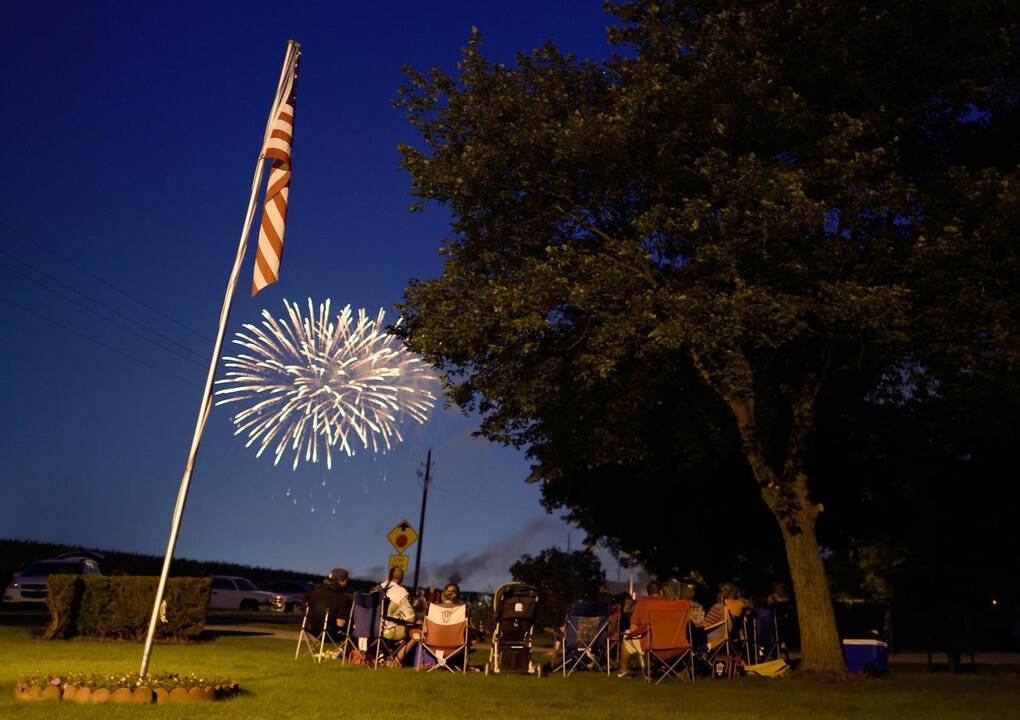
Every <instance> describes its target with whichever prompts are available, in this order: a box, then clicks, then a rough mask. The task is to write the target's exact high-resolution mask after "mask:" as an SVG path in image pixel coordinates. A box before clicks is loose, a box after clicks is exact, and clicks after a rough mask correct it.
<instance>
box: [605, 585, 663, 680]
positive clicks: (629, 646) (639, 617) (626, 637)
mask: <svg viewBox="0 0 1020 720" xmlns="http://www.w3.org/2000/svg"><path fill="white" fill-rule="evenodd" d="M646 589H647V591H648V595H647V596H645V597H643V598H640V599H639V600H638V601H637V602H636V603H635V604H634V610H633V612H631V614H630V627H628V628H627V630H626V631H625V632H624V633H623V643H622V644H621V645H620V672H619V673H618V675H617V677H626V676H627V675H630V667H629V664H630V657H631V655H637V656H638V660H639V661H640V663H641V667H644V664H645V649H646V647H647V644H648V641H647V639H646V638H647V636H648V627H649V623H650V617H649V610H651V608H652V607H654V606H655V605H656V604H658V603H662V602H669V600H668V599H667V598H665V597H663V595H662V585H661V584H660V583H659V582H658V581H657V580H652V581H651V582H649V583H648V587H647V588H646Z"/></svg>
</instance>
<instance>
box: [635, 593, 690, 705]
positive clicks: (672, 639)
mask: <svg viewBox="0 0 1020 720" xmlns="http://www.w3.org/2000/svg"><path fill="white" fill-rule="evenodd" d="M690 620H691V604H690V603H689V602H688V601H687V600H670V601H669V602H663V603H657V604H656V605H655V606H654V607H653V608H651V609H650V610H649V612H648V637H647V642H648V647H647V649H646V650H645V663H644V667H645V679H646V680H647V681H648V682H651V681H652V676H653V674H654V669H653V668H654V666H656V665H658V666H660V667H662V675H660V676H659V678H658V679H657V680H656V681H655V684H656V685H658V684H659V683H661V682H662V681H663V680H665V679H666V678H668V677H677V678H679V677H684V676H686V678H687V680H688V681H689V682H694V647H693V644H692V642H691V629H690ZM681 673H683V675H681Z"/></svg>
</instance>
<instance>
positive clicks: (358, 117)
mask: <svg viewBox="0 0 1020 720" xmlns="http://www.w3.org/2000/svg"><path fill="white" fill-rule="evenodd" d="M5 20H6V22H5V26H6V27H7V30H8V32H7V33H6V38H5V40H6V42H5V48H4V54H5V55H6V57H7V62H6V63H5V66H6V68H7V72H6V73H4V80H3V84H4V91H3V94H4V97H5V98H7V104H6V108H5V112H4V113H3V115H2V119H0V123H2V124H3V137H4V141H5V142H4V145H5V156H6V161H5V164H4V173H3V178H4V180H3V191H2V193H0V232H2V236H3V238H4V243H3V248H2V250H0V278H2V281H3V284H2V290H0V297H2V308H3V310H2V312H3V323H2V326H0V327H2V338H3V348H4V352H3V358H2V361H0V362H2V370H3V377H4V382H3V384H2V386H0V405H2V408H3V413H2V415H0V438H2V439H3V440H2V442H3V451H4V452H3V457H2V461H0V537H18V538H27V539H35V540H45V541H56V542H64V543H72V544H83V545H88V546H97V547H106V548H113V549H121V550H128V551H135V552H146V553H159V554H161V553H162V551H163V547H164V544H165V541H166V534H167V530H168V527H169V518H170V512H171V509H172V503H173V499H174V497H175V495H176V491H177V485H178V482H179V480H180V475H181V471H182V468H183V465H184V461H185V458H186V454H187V449H188V443H189V441H190V437H191V431H192V427H193V424H194V420H195V414H196V410H197V404H198V400H199V396H200V392H201V384H202V382H203V380H204V377H205V367H206V364H207V363H208V356H209V352H210V351H211V347H212V340H211V338H212V337H213V335H214V332H215V327H216V320H217V316H218V313H219V308H220V303H221V301H222V296H223V289H224V286H225V283H226V279H227V274H228V272H229V269H230V264H231V262H232V259H233V255H234V251H235V248H236V243H237V235H238V232H239V231H240V227H241V221H242V219H243V217H242V215H243V212H244V209H245V204H246V202H247V193H248V188H249V184H250V181H251V173H252V169H253V167H254V164H255V161H256V159H257V154H258V151H259V143H260V141H261V138H262V131H263V128H264V125H265V121H266V116H267V113H268V110H269V104H270V102H271V100H272V94H273V91H274V89H275V87H276V81H277V77H278V75H279V70H280V64H281V62H282V59H283V53H284V50H285V46H286V41H287V40H288V38H294V39H296V40H298V41H300V42H301V43H302V46H303V56H302V61H301V74H300V81H299V86H298V97H297V125H296V131H295V141H294V175H293V182H292V184H291V191H290V209H289V219H288V224H287V235H286V251H285V254H284V260H283V267H282V272H281V281H280V282H279V283H278V284H277V285H274V286H272V287H270V288H269V289H267V290H266V291H263V292H262V293H261V294H260V295H259V297H258V298H257V299H256V300H252V299H251V298H250V297H249V293H248V292H247V288H248V287H249V286H250V283H251V266H252V262H253V257H252V251H253V249H254V242H253V243H252V246H251V247H250V248H249V255H248V257H247V260H246V263H245V267H244V270H243V271H242V276H241V281H240V288H239V292H238V294H237V298H236V302H235V304H234V310H233V315H232V319H231V326H230V330H229V332H228V339H229V337H231V336H232V334H233V332H234V331H235V330H236V329H238V328H239V326H240V324H241V323H244V322H255V321H256V320H257V318H258V316H259V314H260V312H261V311H262V309H263V308H269V309H270V310H272V311H273V313H274V314H276V315H279V314H282V311H283V304H282V299H283V298H288V299H292V300H300V301H302V302H304V301H305V298H308V297H311V298H313V299H314V300H315V301H316V302H318V301H319V300H322V299H325V298H327V297H328V298H331V299H332V301H333V304H334V306H339V307H342V306H343V305H345V304H347V303H350V304H351V305H353V306H354V307H355V308H357V307H365V308H367V309H368V310H369V312H370V314H373V315H374V313H375V312H376V311H377V310H378V308H380V307H385V308H387V309H388V310H389V313H388V318H389V319H395V317H396V315H395V313H394V312H393V311H392V306H393V305H394V304H395V303H397V302H399V301H400V298H401V295H402V291H403V288H404V286H405V283H406V282H407V280H408V278H411V277H420V278H428V277H434V276H436V275H437V274H438V273H439V271H440V262H439V257H438V255H437V248H438V247H439V244H440V241H441V240H442V238H443V237H444V235H445V234H446V233H447V232H448V221H449V218H448V216H447V215H446V213H445V211H443V210H442V209H440V208H431V209H429V210H428V211H426V212H425V213H419V214H411V213H410V212H409V207H410V204H411V200H412V199H411V198H410V196H409V194H408V187H409V178H408V176H407V175H406V174H405V173H403V172H402V171H400V170H399V169H398V162H399V157H398V153H397V149H396V146H397V143H399V142H416V141H417V137H416V134H415V132H414V130H413V129H412V128H411V126H410V125H409V124H408V122H407V120H406V118H405V117H404V116H403V114H402V113H400V112H398V111H396V110H394V109H393V108H392V105H391V101H392V99H393V98H394V96H395V94H396V90H397V87H398V86H399V85H400V84H401V83H402V81H403V75H402V74H401V71H400V68H401V66H403V65H405V64H409V65H412V66H414V67H416V68H418V69H427V68H429V67H432V66H437V65H438V66H440V67H443V68H444V69H447V70H451V71H452V70H453V68H454V66H455V63H456V61H457V58H458V55H459V52H460V48H461V47H462V46H463V45H465V44H466V42H467V40H468V38H469V36H470V32H471V27H472V26H477V27H478V28H479V30H480V31H481V33H482V36H483V39H484V44H483V48H484V51H485V53H486V54H487V55H488V56H489V57H491V58H493V59H495V60H498V61H503V62H511V61H512V58H513V54H514V53H515V52H516V51H518V50H530V49H531V48H534V47H537V46H538V45H540V44H542V43H543V42H544V41H545V40H546V39H548V38H552V39H553V40H554V41H555V42H556V43H557V44H558V45H559V46H560V47H561V48H562V49H564V50H567V51H571V52H575V53H577V54H578V55H581V56H587V57H599V58H601V57H604V56H606V55H607V54H608V53H609V52H610V50H609V46H608V44H607V42H606V40H605V27H606V26H607V25H608V24H609V23H610V22H611V18H609V17H608V16H606V15H605V14H604V13H603V12H602V9H601V2H600V1H598V0H589V1H587V2H567V1H565V0H560V1H557V2H524V1H518V2H513V3H506V4H505V7H502V8H500V7H497V4H495V3H492V4H490V3H479V2H463V3H459V2H458V3H455V2H439V3H410V2H406V3H405V2H390V3H336V2H323V3H252V2H246V3H240V2H233V3H195V4H189V5H186V4H183V3H155V2H145V3H137V2H124V3H88V4H85V3H78V2H66V3H47V2H39V3H15V4H13V5H11V6H10V7H8V9H7V10H6V11H5ZM259 212H261V210H260V211H259ZM226 349H227V350H228V351H229V350H230V346H229V345H227V346H226ZM228 411H229V406H228V407H225V408H217V409H214V411H213V414H212V416H211V418H210V420H209V424H208V427H207V430H206V433H205V439H204V441H203V445H202V449H201V453H200V455H199V460H198V465H197V469H196V472H195V476H194V481H193V485H192V492H191V495H190V499H189V504H188V508H187V512H186V513H185V520H184V527H183V530H182V534H181V539H180V543H179V545H178V552H177V554H178V555H180V556H184V557H192V558H199V559H210V560H212V559H217V560H230V561H236V562H243V563H250V564H257V565H264V566H272V567H283V568H292V569H297V570H306V571H310V572H314V573H319V572H325V571H328V570H329V568H331V567H334V566H347V567H349V568H351V569H352V570H353V571H354V573H355V574H356V575H366V574H375V573H378V572H380V569H379V566H381V565H382V564H383V563H384V562H385V561H386V557H387V555H388V554H389V552H391V550H390V547H389V545H388V543H387V541H386V539H385V537H384V534H385V532H386V531H387V530H389V529H390V528H391V527H392V526H393V525H394V524H395V523H397V522H399V521H400V520H401V519H402V518H404V517H407V518H409V519H411V520H412V521H413V522H414V523H415V524H417V517H418V509H419V502H420V493H421V490H420V485H419V481H418V479H417V477H416V469H417V468H418V467H419V465H420V464H421V463H423V462H424V459H425V454H426V451H427V449H428V448H430V447H431V448H433V452H434V458H435V467H434V479H435V484H434V485H433V490H434V492H433V493H431V495H430V503H429V516H428V521H427V522H428V524H427V527H426V531H427V535H426V544H425V546H424V552H425V557H424V561H425V565H426V571H427V572H426V576H427V577H426V579H429V577H428V576H429V574H430V573H429V567H430V566H431V568H432V569H433V570H434V572H432V573H431V575H432V576H434V577H435V579H438V580H444V579H445V575H447V574H448V573H450V572H452V571H454V570H458V571H460V572H461V574H469V577H468V581H467V582H466V583H465V586H466V587H469V588H478V589H482V588H485V587H490V586H492V585H493V584H495V583H497V582H499V581H500V580H502V579H503V577H504V576H505V574H506V573H505V571H506V568H507V567H508V566H509V564H510V562H512V561H513V560H514V559H516V558H517V557H518V556H519V555H520V554H521V553H522V552H524V551H531V552H534V551H537V550H540V549H541V548H543V547H546V546H548V545H552V544H557V545H561V546H562V545H565V544H566V541H567V533H568V531H569V529H568V527H567V526H566V525H565V524H563V523H562V522H561V521H559V520H558V519H556V518H554V517H552V516H548V515H546V514H545V513H544V511H543V510H542V509H541V507H540V505H539V502H538V498H539V492H538V489H537V488H535V487H530V486H526V485H525V484H524V483H523V480H524V478H525V477H526V475H527V472H528V467H527V461H526V459H525V458H524V457H523V456H522V455H521V454H519V453H516V452H515V451H512V450H509V449H504V448H500V447H497V446H494V445H491V444H489V443H488V442H486V441H484V440H481V439H476V438H472V437H471V431H472V430H473V429H475V427H476V426H477V418H471V417H464V416H463V415H461V414H460V412H459V411H458V410H456V409H448V410H439V411H438V412H437V413H436V415H435V417H434V419H433V420H432V421H430V423H429V424H428V425H426V426H424V427H420V428H419V427H417V426H415V427H414V428H413V429H410V430H409V432H408V435H407V441H406V442H405V443H404V444H403V445H402V446H400V447H399V448H398V449H397V450H395V451H394V452H392V453H390V454H388V455H385V456H370V455H364V454H362V455H358V456H356V457H355V458H354V459H352V460H348V461H343V462H340V463H337V464H335V465H334V467H333V470H332V471H330V472H327V471H326V470H325V466H324V465H323V464H321V463H320V464H319V465H301V466H300V467H299V468H298V470H297V472H291V471H290V469H289V467H287V468H284V463H281V466H280V467H279V468H273V467H272V464H271V462H268V461H267V460H266V458H265V457H264V458H263V459H260V460H256V459H255V457H254V450H252V449H246V448H244V446H243V442H242V440H241V439H240V438H235V437H233V434H232V431H233V428H232V425H231V423H230V419H229V415H230V413H229V412H228ZM581 536H582V533H581V532H580V531H578V530H576V529H575V530H574V531H573V537H574V543H575V546H576V544H577V543H578V541H579V540H580V539H581ZM608 569H609V571H610V577H611V578H614V577H615V573H616V566H615V565H612V566H611V567H610V568H608Z"/></svg>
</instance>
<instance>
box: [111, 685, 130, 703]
mask: <svg viewBox="0 0 1020 720" xmlns="http://www.w3.org/2000/svg"><path fill="white" fill-rule="evenodd" d="M132 699H133V698H132V695H131V688H126V687H123V688H117V689H116V690H114V691H113V693H112V694H111V695H110V702H112V703H117V704H118V705H129V704H130V703H131V701H132Z"/></svg>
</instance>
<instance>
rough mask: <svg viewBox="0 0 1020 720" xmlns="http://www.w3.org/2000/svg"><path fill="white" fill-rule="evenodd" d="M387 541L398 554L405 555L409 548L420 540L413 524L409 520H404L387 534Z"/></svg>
mask: <svg viewBox="0 0 1020 720" xmlns="http://www.w3.org/2000/svg"><path fill="white" fill-rule="evenodd" d="M386 539H387V540H389V541H390V544H391V545H392V546H393V548H394V549H395V550H396V551H397V552H398V553H401V554H403V552H404V551H405V550H407V548H409V547H411V546H412V545H414V542H415V541H416V540H417V539H418V533H416V532H415V531H414V528H413V527H411V523H409V522H407V518H404V519H403V521H402V522H401V523H400V524H399V525H397V526H396V527H395V528H393V529H392V530H390V531H389V532H388V533H387V534H386Z"/></svg>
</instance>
